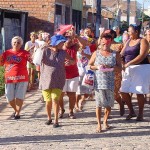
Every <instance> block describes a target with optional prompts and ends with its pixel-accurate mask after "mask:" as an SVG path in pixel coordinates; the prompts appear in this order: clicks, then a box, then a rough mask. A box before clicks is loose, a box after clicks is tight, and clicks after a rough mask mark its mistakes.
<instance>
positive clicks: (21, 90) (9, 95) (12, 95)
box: [5, 82, 28, 102]
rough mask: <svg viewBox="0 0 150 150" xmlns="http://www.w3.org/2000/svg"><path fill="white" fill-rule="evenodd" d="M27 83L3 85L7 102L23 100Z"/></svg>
mask: <svg viewBox="0 0 150 150" xmlns="http://www.w3.org/2000/svg"><path fill="white" fill-rule="evenodd" d="M27 87H28V82H18V83H7V84H5V95H6V99H7V101H8V102H10V101H12V100H14V99H16V98H17V99H20V100H24V99H25V94H26V91H27Z"/></svg>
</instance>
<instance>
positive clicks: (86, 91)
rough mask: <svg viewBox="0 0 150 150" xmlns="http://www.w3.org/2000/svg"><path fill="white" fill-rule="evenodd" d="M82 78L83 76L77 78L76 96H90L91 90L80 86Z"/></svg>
mask: <svg viewBox="0 0 150 150" xmlns="http://www.w3.org/2000/svg"><path fill="white" fill-rule="evenodd" d="M83 77H84V76H79V84H78V88H77V92H76V94H78V95H82V94H91V93H92V90H91V89H90V88H88V87H86V86H84V85H82V81H83Z"/></svg>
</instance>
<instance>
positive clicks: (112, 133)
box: [0, 91, 150, 150]
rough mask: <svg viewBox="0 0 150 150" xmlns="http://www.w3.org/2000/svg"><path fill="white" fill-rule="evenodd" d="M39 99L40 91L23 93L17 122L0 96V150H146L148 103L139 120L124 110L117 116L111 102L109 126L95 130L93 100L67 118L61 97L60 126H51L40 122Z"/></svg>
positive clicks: (42, 118)
mask: <svg viewBox="0 0 150 150" xmlns="http://www.w3.org/2000/svg"><path fill="white" fill-rule="evenodd" d="M40 98H41V92H40V91H33V92H31V93H30V92H29V93H27V95H26V100H25V102H24V107H23V109H22V113H21V114H22V115H21V119H20V120H18V121H17V120H14V119H13V118H11V115H12V113H13V111H12V109H11V108H10V106H9V105H8V104H7V103H6V100H5V98H4V97H1V98H0V150H41V149H42V150H58V149H60V150H66V149H70V150H83V149H86V150H150V104H146V105H145V110H144V114H145V119H144V121H143V122H136V121H135V119H133V120H131V121H126V120H125V117H126V115H127V114H128V111H127V109H126V114H125V115H124V117H120V116H119V110H118V105H117V104H115V107H114V108H113V110H112V114H111V117H112V119H110V120H109V122H110V124H111V126H112V129H111V130H108V131H103V132H102V133H96V132H95V131H96V126H97V124H96V117H95V101H87V102H86V104H85V106H84V110H83V112H79V113H76V117H77V119H74V120H71V119H69V118H68V100H67V97H65V106H66V112H65V115H64V118H63V119H60V125H61V127H60V128H57V129H53V126H52V125H50V126H46V125H45V124H44V123H45V121H46V119H47V118H46V114H45V104H44V103H41V101H40ZM133 99H135V98H134V97H133ZM135 103H136V101H135V102H134V104H135ZM136 109H137V108H136Z"/></svg>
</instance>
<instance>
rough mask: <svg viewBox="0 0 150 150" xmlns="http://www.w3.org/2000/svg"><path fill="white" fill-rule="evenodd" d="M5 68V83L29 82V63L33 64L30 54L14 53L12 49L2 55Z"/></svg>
mask: <svg viewBox="0 0 150 150" xmlns="http://www.w3.org/2000/svg"><path fill="white" fill-rule="evenodd" d="M2 60H3V64H4V67H5V83H17V82H27V81H28V71H27V67H26V65H27V61H29V62H31V57H30V53H29V52H27V51H25V50H19V51H13V50H12V49H10V50H7V51H5V52H4V53H3V54H2Z"/></svg>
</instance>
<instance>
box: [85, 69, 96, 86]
mask: <svg viewBox="0 0 150 150" xmlns="http://www.w3.org/2000/svg"><path fill="white" fill-rule="evenodd" d="M94 78H95V75H94V72H93V71H92V70H88V71H87V72H86V74H85V75H84V77H83V81H82V85H84V86H86V87H88V88H89V89H93V88H94Z"/></svg>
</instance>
